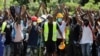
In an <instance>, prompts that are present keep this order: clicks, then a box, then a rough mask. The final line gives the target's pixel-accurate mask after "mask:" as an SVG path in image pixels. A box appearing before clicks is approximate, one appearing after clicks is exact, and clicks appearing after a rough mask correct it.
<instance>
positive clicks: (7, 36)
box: [4, 24, 12, 45]
mask: <svg viewBox="0 0 100 56" xmlns="http://www.w3.org/2000/svg"><path fill="white" fill-rule="evenodd" d="M8 25H9V27H8ZM11 31H12V27H11V25H10V24H7V26H6V28H5V30H4V32H5V33H6V34H5V38H6V41H5V43H4V44H5V45H9V44H11V42H12V38H11Z"/></svg>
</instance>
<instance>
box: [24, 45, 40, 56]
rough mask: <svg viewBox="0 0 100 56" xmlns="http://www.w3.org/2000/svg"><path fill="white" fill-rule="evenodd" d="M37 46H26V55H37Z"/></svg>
mask: <svg viewBox="0 0 100 56" xmlns="http://www.w3.org/2000/svg"><path fill="white" fill-rule="evenodd" d="M38 52H39V51H38V48H36V47H33V46H28V47H27V55H26V56H38V55H39V53H38Z"/></svg>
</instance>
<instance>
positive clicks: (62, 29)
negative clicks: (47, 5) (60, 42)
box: [57, 21, 66, 39]
mask: <svg viewBox="0 0 100 56" xmlns="http://www.w3.org/2000/svg"><path fill="white" fill-rule="evenodd" d="M58 27H59V29H60V31H61V33H62V35H63V39H65V28H66V22H65V21H62V24H61V25H59V24H58ZM57 38H58V39H62V37H61V35H60V34H59V32H57Z"/></svg>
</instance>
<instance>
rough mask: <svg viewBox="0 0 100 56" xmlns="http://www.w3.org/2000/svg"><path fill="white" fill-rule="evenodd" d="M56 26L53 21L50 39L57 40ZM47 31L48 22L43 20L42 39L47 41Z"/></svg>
mask: <svg viewBox="0 0 100 56" xmlns="http://www.w3.org/2000/svg"><path fill="white" fill-rule="evenodd" d="M56 26H57V24H56V22H53V37H52V41H56V40H57V28H56ZM48 33H49V28H48V22H45V24H44V41H48Z"/></svg>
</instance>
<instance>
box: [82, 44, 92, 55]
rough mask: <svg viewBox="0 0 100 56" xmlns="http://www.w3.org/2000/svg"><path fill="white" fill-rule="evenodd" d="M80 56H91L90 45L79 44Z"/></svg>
mask: <svg viewBox="0 0 100 56" xmlns="http://www.w3.org/2000/svg"><path fill="white" fill-rule="evenodd" d="M81 49H82V56H91V51H92V44H89V43H87V44H81Z"/></svg>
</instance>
